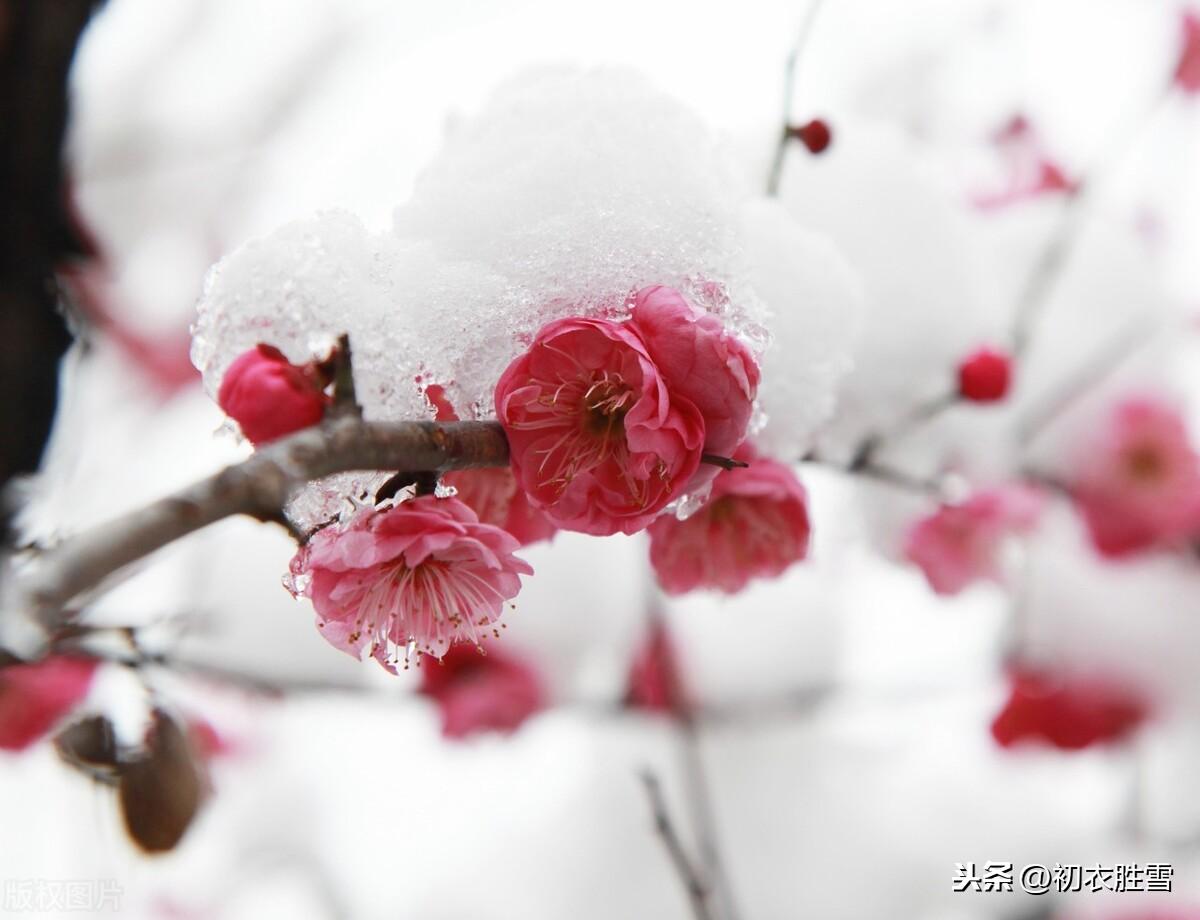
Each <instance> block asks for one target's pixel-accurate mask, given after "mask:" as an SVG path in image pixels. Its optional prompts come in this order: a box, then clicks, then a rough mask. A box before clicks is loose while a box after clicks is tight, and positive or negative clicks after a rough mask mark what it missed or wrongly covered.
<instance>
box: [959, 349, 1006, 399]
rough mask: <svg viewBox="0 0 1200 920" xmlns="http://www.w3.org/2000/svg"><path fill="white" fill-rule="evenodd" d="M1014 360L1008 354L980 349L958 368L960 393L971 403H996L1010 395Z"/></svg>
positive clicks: (968, 356)
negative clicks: (1009, 389)
mask: <svg viewBox="0 0 1200 920" xmlns="http://www.w3.org/2000/svg"><path fill="white" fill-rule="evenodd" d="M1011 383H1012V359H1011V358H1010V357H1009V356H1008V353H1007V352H1004V351H998V350H996V349H994V348H980V349H979V350H978V351H974V352H972V353H971V354H969V355H967V357H966V358H965V359H964V360H963V362H962V363H961V364H959V366H958V392H959V395H960V396H962V398H963V399H969V400H970V401H971V402H996V401H998V400H1001V399H1003V398H1004V397H1005V396H1007V395H1008V388H1009V386H1010V384H1011Z"/></svg>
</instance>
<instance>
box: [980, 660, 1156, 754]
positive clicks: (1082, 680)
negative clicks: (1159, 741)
mask: <svg viewBox="0 0 1200 920" xmlns="http://www.w3.org/2000/svg"><path fill="white" fill-rule="evenodd" d="M1147 714H1148V709H1147V706H1146V703H1145V700H1144V699H1143V698H1142V696H1141V695H1140V694H1138V693H1136V692H1134V691H1133V690H1131V689H1129V688H1128V687H1125V686H1123V685H1121V684H1119V683H1117V682H1115V681H1111V680H1106V679H1102V678H1099V677H1078V676H1057V675H1055V674H1053V673H1050V672H1047V671H1044V670H1038V669H1033V668H1026V667H1021V668H1015V669H1014V670H1013V671H1012V672H1011V673H1010V674H1009V696H1008V700H1007V701H1006V702H1005V704H1004V708H1003V709H1002V710H1001V711H1000V713H999V714H998V715H997V716H996V718H995V721H993V722H992V737H994V738H995V739H996V742H997V743H998V744H999V745H1001V746H1002V747H1012V746H1013V745H1015V744H1018V743H1020V742H1027V741H1028V742H1040V743H1043V744H1049V745H1052V746H1054V747H1057V748H1061V749H1063V750H1080V749H1082V748H1086V747H1090V746H1091V745H1093V744H1101V743H1108V742H1113V741H1120V740H1122V739H1123V738H1126V737H1127V736H1128V735H1129V734H1130V733H1131V732H1132V731H1133V730H1134V729H1135V728H1137V727H1138V726H1139V725H1140V724H1142V722H1144V721H1145V719H1146V717H1147Z"/></svg>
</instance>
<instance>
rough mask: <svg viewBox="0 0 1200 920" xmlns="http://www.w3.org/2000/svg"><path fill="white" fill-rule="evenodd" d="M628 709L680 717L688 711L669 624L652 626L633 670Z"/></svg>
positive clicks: (629, 686)
mask: <svg viewBox="0 0 1200 920" xmlns="http://www.w3.org/2000/svg"><path fill="white" fill-rule="evenodd" d="M625 705H626V706H629V707H631V708H633V709H646V710H649V711H651V712H663V713H670V714H679V713H682V712H685V711H686V710H687V708H688V705H689V703H688V698H687V693H686V692H685V690H684V686H683V678H682V676H681V674H680V671H679V656H678V652H677V651H676V648H675V643H674V642H673V641H672V639H671V633H670V631H669V630H668V629H667V627H666V624H665V623H663V622H662V621H660V620H655V621H653V622H652V623H651V624H650V628H649V629H648V630H647V631H646V634H645V636H643V638H642V642H641V644H640V645H639V646H638V648H637V649H636V650H635V651H634V655H633V660H632V662H630V666H629V682H628V686H627V689H626V691H625Z"/></svg>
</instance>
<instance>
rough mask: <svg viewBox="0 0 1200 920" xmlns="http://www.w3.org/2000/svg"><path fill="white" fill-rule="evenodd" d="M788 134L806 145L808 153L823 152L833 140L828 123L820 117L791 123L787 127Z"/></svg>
mask: <svg viewBox="0 0 1200 920" xmlns="http://www.w3.org/2000/svg"><path fill="white" fill-rule="evenodd" d="M788 136H789V137H794V138H795V139H796V140H798V141H799V142H800V143H802V144H803V145H804V146H805V147H807V148H808V152H809V153H824V152H825V150H826V148H828V147H829V144H830V143H831V142H832V141H833V132H832V131H830V130H829V125H828V123H827V122H825V121H822V120H821V119H820V118H814V119H813V120H812V121H810V122H808V123H807V124H803V125H792V126H791V127H790V128H788Z"/></svg>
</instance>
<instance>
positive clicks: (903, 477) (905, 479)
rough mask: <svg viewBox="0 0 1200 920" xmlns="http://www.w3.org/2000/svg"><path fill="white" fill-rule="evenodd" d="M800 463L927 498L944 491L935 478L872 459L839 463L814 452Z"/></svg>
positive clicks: (940, 483)
mask: <svg viewBox="0 0 1200 920" xmlns="http://www.w3.org/2000/svg"><path fill="white" fill-rule="evenodd" d="M800 462H801V463H808V464H811V465H813V466H820V467H824V468H825V469H828V470H833V471H834V472H838V473H842V474H843V475H846V476H859V477H862V478H864V479H873V480H875V481H876V482H881V483H884V484H885V485H889V486H894V487H895V488H897V489H900V490H902V491H905V492H912V493H914V494H917V495H924V496H927V497H929V498H938V499H940V498H942V497H943V494H944V492H945V489H944V488H943V484H942V482H941V481H940V480H939V479H937V478H933V479H923V478H921V477H920V476H914V475H913V474H911V473H907V472H905V471H904V470H898V469H894V468H892V467H890V466H884V465H883V464H880V463H876V462H875V461H873V460H868V461H861V460H857V459H854V460H852V461H851V462H850V463H847V464H841V463H835V462H833V461H832V460H826V459H825V458H824V457H821V456H820V455H818V454H816V453H810V454H808V455H807V456H805V457H802V458H801V459H800Z"/></svg>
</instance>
